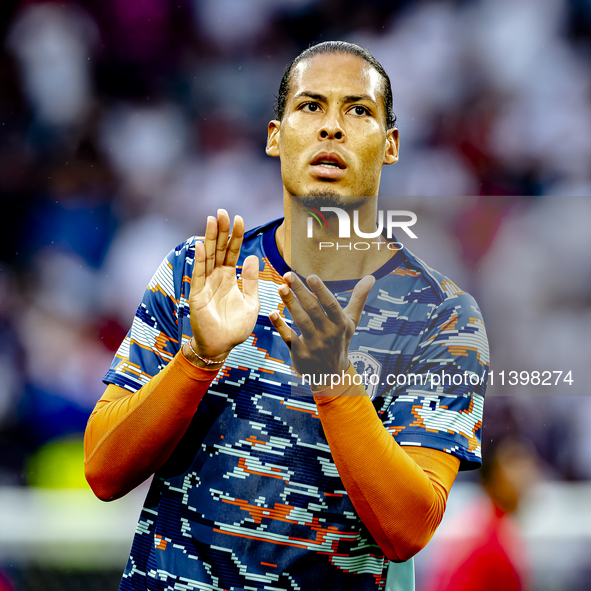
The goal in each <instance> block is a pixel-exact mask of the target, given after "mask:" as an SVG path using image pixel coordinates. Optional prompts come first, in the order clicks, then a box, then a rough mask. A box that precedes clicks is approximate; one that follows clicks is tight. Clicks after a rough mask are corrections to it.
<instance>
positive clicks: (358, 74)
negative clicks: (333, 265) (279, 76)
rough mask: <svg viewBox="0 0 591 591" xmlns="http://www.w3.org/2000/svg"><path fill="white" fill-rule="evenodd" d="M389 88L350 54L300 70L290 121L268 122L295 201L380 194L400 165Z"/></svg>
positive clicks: (309, 62)
mask: <svg viewBox="0 0 591 591" xmlns="http://www.w3.org/2000/svg"><path fill="white" fill-rule="evenodd" d="M382 84H383V82H382V78H381V76H380V75H379V73H378V72H377V71H376V70H375V69H374V68H373V67H372V66H370V65H369V64H368V63H367V62H365V61H364V60H363V59H361V58H359V57H357V56H353V55H348V54H320V55H316V56H314V57H312V58H310V59H306V60H303V61H301V62H300V63H299V64H298V65H297V66H296V67H295V68H294V70H293V72H292V74H291V80H290V89H289V95H288V97H287V100H286V103H285V111H284V116H283V119H282V121H281V122H279V121H271V122H270V123H269V136H268V140H267V153H268V154H269V155H271V156H279V157H280V158H281V176H282V178H283V185H284V188H285V191H287V193H288V194H289V195H291V196H308V195H334V196H336V197H337V200H338V197H357V196H370V195H377V194H378V189H379V184H380V174H381V169H382V166H383V165H384V164H392V163H393V162H396V160H397V159H398V131H397V130H389V131H388V130H386V123H385V122H386V110H385V105H384V100H383V97H382ZM339 201H340V200H339ZM342 204H343V205H345V204H347V200H344V202H342ZM349 205H353V204H352V203H351V204H349Z"/></svg>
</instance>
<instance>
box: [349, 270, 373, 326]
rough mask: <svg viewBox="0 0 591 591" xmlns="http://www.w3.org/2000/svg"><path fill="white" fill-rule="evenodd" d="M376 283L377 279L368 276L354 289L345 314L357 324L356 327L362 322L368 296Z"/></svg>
mask: <svg viewBox="0 0 591 591" xmlns="http://www.w3.org/2000/svg"><path fill="white" fill-rule="evenodd" d="M375 282H376V278H375V277H374V276H373V275H366V276H365V277H363V279H361V280H359V281H358V282H357V285H356V286H355V287H354V289H353V293H352V294H351V299H350V300H349V303H348V304H347V307H346V308H345V314H347V315H348V316H349V318H351V320H352V321H353V322H354V323H355V327H357V325H358V324H359V321H360V320H361V314H362V313H363V306H365V302H366V301H367V296H368V295H369V292H370V291H371V288H372V287H373V284H374V283H375Z"/></svg>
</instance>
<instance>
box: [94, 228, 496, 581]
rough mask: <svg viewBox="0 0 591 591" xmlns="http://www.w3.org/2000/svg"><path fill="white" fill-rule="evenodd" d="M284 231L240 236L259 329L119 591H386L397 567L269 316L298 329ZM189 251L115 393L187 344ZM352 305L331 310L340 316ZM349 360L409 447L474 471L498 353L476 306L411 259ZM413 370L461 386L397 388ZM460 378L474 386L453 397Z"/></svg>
mask: <svg viewBox="0 0 591 591" xmlns="http://www.w3.org/2000/svg"><path fill="white" fill-rule="evenodd" d="M276 225H277V223H275V224H269V225H267V226H265V227H263V228H260V229H257V230H255V231H253V232H251V233H249V234H248V235H247V236H246V237H245V241H244V244H243V248H242V252H241V261H242V260H244V258H246V257H247V256H248V255H250V254H256V255H258V256H259V259H260V272H261V273H260V281H259V292H260V300H261V311H260V315H259V318H258V322H257V325H256V327H255V329H254V331H253V333H252V335H251V336H250V337H249V338H248V339H247V340H246V341H245V342H244V343H242V345H240V346H238V347H236V348H235V349H233V350H232V352H231V353H230V355H229V357H228V359H227V360H226V363H225V364H224V367H223V368H222V370H221V371H220V372H219V373H218V375H217V377H216V379H215V380H214V382H213V383H212V385H211V387H210V389H209V391H208V393H207V394H206V395H205V397H204V398H203V400H202V401H201V403H200V405H199V408H198V410H197V412H196V413H195V416H194V418H193V421H192V423H191V425H190V427H189V429H188V430H187V432H186V434H185V435H184V437H183V439H182V440H181V442H180V443H179V444H178V446H177V448H176V450H175V452H174V453H173V455H172V456H171V458H170V459H169V460H168V462H167V463H166V464H165V465H164V466H163V468H162V469H160V470H159V471H158V473H157V474H156V476H155V478H154V481H153V484H152V487H151V489H150V493H149V494H148V498H147V499H146V503H145V506H144V510H143V512H142V515H141V517H140V520H139V523H138V528H137V531H136V535H135V539H134V543H133V547H132V551H131V555H130V558H129V562H128V565H127V568H126V571H125V575H124V577H123V580H122V583H121V589H154V590H156V589H158V590H160V589H161V590H168V589H199V590H205V589H207V590H208V591H211V590H222V589H235V590H243V589H271V590H288V589H289V590H297V589H301V590H306V591H307V590H310V589H328V588H331V589H378V590H379V589H384V586H385V577H386V572H387V560H386V559H385V557H384V555H383V553H382V552H381V550H380V549H379V547H378V546H377V545H376V543H375V541H374V540H373V538H372V537H371V535H370V534H369V532H368V531H367V529H366V528H365V526H364V525H363V523H362V522H361V520H360V519H359V517H358V516H357V513H356V512H355V509H354V508H353V505H352V503H351V502H350V500H349V497H348V495H347V492H346V490H345V489H344V486H343V483H342V481H341V479H340V478H339V475H338V471H337V468H336V466H335V464H334V462H333V460H332V456H331V454H330V449H329V447H328V444H327V442H326V438H325V437H324V433H323V431H322V425H321V423H320V420H319V418H318V414H317V412H316V405H315V403H314V399H313V398H312V397H311V396H310V394H309V389H307V390H305V391H304V390H303V389H302V387H301V383H300V380H299V378H297V377H296V375H295V373H294V371H293V368H292V367H291V365H290V363H291V359H290V355H289V350H288V348H287V346H286V345H285V343H284V342H283V340H282V339H281V338H280V337H279V335H278V334H277V332H276V331H275V330H274V329H273V327H272V325H271V323H270V321H269V319H268V314H269V312H271V311H272V310H276V309H279V311H280V313H281V314H282V315H283V316H284V317H285V318H286V320H287V321H288V322H290V318H289V315H288V312H287V311H286V310H285V308H284V306H283V304H282V302H281V299H280V298H279V295H278V293H277V286H278V285H279V284H280V283H281V282H282V279H281V272H280V270H279V269H277V268H276V267H278V266H279V265H277V264H275V266H274V265H273V264H272V261H273V262H275V263H276V261H277V253H272V252H271V253H270V252H269V251H270V250H271V246H270V245H269V243H268V242H265V236H266V235H267V236H268V234H266V232H273V235H274V229H275V227H276ZM272 243H273V244H274V239H273V241H272ZM194 244H195V239H192V240H189V241H187V242H186V243H184V244H183V245H181V246H180V247H177V248H176V249H175V250H174V251H173V252H172V253H171V254H170V255H169V257H168V258H167V260H166V261H165V262H164V263H163V264H162V265H161V267H160V268H159V269H158V271H157V273H156V275H155V276H154V278H153V280H152V281H151V282H150V284H149V286H148V289H147V291H146V295H145V297H144V299H143V301H142V304H141V305H140V308H139V309H138V313H137V315H136V318H135V320H134V323H133V325H132V328H131V330H130V333H129V335H128V337H127V338H126V339H125V342H124V343H123V344H122V346H121V348H120V350H119V351H118V353H117V356H116V357H115V359H114V361H113V365H112V367H111V369H110V370H109V372H108V374H107V376H106V377H105V381H107V382H110V383H115V384H117V385H119V386H123V387H126V388H128V389H130V390H134V391H135V390H137V389H138V388H140V387H141V386H142V385H143V384H144V383H146V381H148V380H149V379H150V377H151V376H153V375H155V374H156V373H157V372H158V371H160V369H161V368H162V367H164V366H165V365H166V364H167V363H168V361H170V359H171V357H172V356H173V355H174V354H175V353H176V352H177V351H178V349H179V347H180V345H181V344H182V342H183V341H184V340H186V339H188V338H189V337H190V334H191V328H190V318H189V306H188V294H189V288H190V277H191V274H192V268H193V256H194ZM241 261H240V262H241ZM238 281H239V283H240V268H239V269H238ZM350 295H351V293H350V291H340V292H338V293H337V298H338V299H339V301H341V303H342V304H343V305H346V303H347V301H348V299H349V298H350ZM350 352H351V355H352V359H354V363H355V367H356V368H357V370H358V372H359V373H360V374H363V375H364V376H366V377H369V376H373V378H374V379H375V377H376V376H377V379H378V382H377V384H376V385H375V388H374V390H375V392H374V394H375V397H374V406H375V408H376V412H378V414H379V416H380V417H381V418H382V420H383V423H384V425H385V427H386V428H387V429H388V430H389V431H390V432H391V433H392V435H393V436H394V437H395V439H396V440H397V441H398V442H399V443H400V444H402V445H424V446H426V447H430V448H434V449H438V450H442V451H446V452H448V453H451V454H453V455H455V456H456V457H458V458H459V459H460V461H461V465H462V467H463V468H467V467H472V466H475V465H477V464H478V463H479V457H480V430H481V420H482V396H483V394H484V388H485V384H486V373H487V366H488V347H487V342H486V334H485V332H484V325H483V323H482V319H481V316H480V313H479V311H478V308H477V306H476V304H475V302H474V300H473V299H472V298H471V297H470V296H469V295H468V294H465V293H464V292H462V291H461V290H459V289H458V288H457V287H456V286H455V285H454V284H453V283H452V282H451V281H449V280H448V279H446V278H445V277H443V276H441V275H439V274H437V273H436V272H434V271H433V270H431V269H429V268H428V267H427V266H426V265H424V263H422V262H421V261H419V260H418V259H416V258H415V257H413V255H412V254H410V253H408V252H406V251H405V256H404V257H402V258H401V262H400V264H397V266H396V267H395V268H392V269H391V271H390V272H389V273H387V274H385V276H383V277H381V278H380V279H378V281H377V282H376V284H375V286H374V288H373V289H372V292H371V293H370V297H369V299H368V302H367V305H366V307H365V309H364V312H363V315H362V319H361V322H360V323H359V326H358V329H357V331H356V333H355V335H354V337H353V340H352V341H351V345H350ZM412 373H416V374H420V375H424V374H429V375H434V376H439V378H441V377H442V376H444V375H445V374H449V375H450V376H451V377H450V379H451V381H450V382H449V384H448V383H447V382H442V383H440V384H439V385H431V384H430V383H428V382H427V381H425V383H424V384H422V385H421V384H408V383H405V384H402V383H394V384H392V383H388V381H387V376H389V375H390V376H392V375H393V376H398V375H402V376H409V375H410V374H412ZM454 375H458V376H460V375H461V376H462V377H463V376H464V375H468V376H470V375H474V376H477V379H478V384H477V385H472V384H470V383H469V381H468V383H467V385H466V384H464V382H462V383H461V384H457V385H456V384H454V382H453V376H454ZM436 381H437V378H435V382H436ZM399 382H401V380H399Z"/></svg>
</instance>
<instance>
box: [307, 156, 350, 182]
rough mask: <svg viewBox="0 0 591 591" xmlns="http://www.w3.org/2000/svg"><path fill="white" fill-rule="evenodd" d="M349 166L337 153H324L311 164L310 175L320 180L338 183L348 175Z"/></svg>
mask: <svg viewBox="0 0 591 591" xmlns="http://www.w3.org/2000/svg"><path fill="white" fill-rule="evenodd" d="M346 168H347V165H346V164H345V161H344V160H343V159H342V158H341V157H340V156H339V155H338V154H336V153H334V152H332V153H328V152H322V153H320V154H318V155H316V157H315V158H314V160H312V162H310V174H311V175H312V176H313V177H315V178H317V179H318V180H324V181H338V180H340V179H341V178H343V176H344V175H345V174H346V173H345V169H346Z"/></svg>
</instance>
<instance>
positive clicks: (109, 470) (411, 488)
mask: <svg viewBox="0 0 591 591" xmlns="http://www.w3.org/2000/svg"><path fill="white" fill-rule="evenodd" d="M347 373H350V374H351V375H355V370H354V369H353V368H352V366H349V370H348V372H347ZM216 374H217V371H215V370H208V369H201V368H197V367H195V366H194V365H192V364H191V363H190V362H189V361H188V360H187V359H185V357H184V356H183V355H182V353H179V354H177V355H176V356H175V358H174V359H173V360H172V361H171V362H170V363H169V364H168V365H167V367H166V368H165V369H163V370H162V371H161V372H160V373H158V374H157V375H156V376H155V377H154V378H152V379H151V380H150V382H149V383H148V384H146V385H144V386H143V387H142V388H140V390H138V391H137V392H135V393H130V392H129V391H128V390H125V389H124V388H120V387H118V386H114V385H110V386H108V387H107V389H106V391H105V393H104V395H103V396H102V398H101V399H100V400H99V401H98V403H97V405H96V407H95V409H94V411H93V413H92V414H91V416H90V419H89V421H88V425H87V428H86V433H85V439H84V451H85V458H86V459H85V472H86V478H87V480H88V482H89V484H90V486H91V487H92V490H93V491H94V493H95V494H96V495H97V496H98V497H99V498H100V499H102V500H106V501H108V500H113V499H117V498H119V497H121V496H123V495H125V494H127V493H128V492H129V491H130V490H132V489H133V488H135V487H136V486H137V485H138V484H140V483H141V482H143V481H144V480H145V479H146V478H148V477H149V476H150V475H151V474H153V473H154V472H155V471H156V470H158V469H159V468H160V467H161V466H162V465H163V464H164V463H165V462H166V460H167V459H168V458H169V457H170V455H171V454H172V452H173V451H174V449H175V447H176V445H177V444H178V442H179V441H180V440H181V438H182V436H183V435H184V434H185V432H186V430H187V428H188V426H189V424H190V423H191V419H192V418H193V415H194V413H195V411H196V410H197V407H198V405H199V402H200V401H201V399H202V397H203V395H204V394H205V392H207V389H208V388H209V385H210V384H211V382H212V381H213V379H214V378H215V376H216ZM328 392H330V395H327V393H328ZM314 398H315V400H316V404H317V408H318V413H319V416H320V420H321V421H322V426H323V428H324V433H325V435H326V438H327V441H328V444H329V446H330V449H331V452H332V455H333V459H334V461H335V464H336V466H337V469H338V471H339V475H340V476H341V479H342V481H343V484H344V485H345V489H346V490H347V493H348V494H349V497H350V499H351V501H352V503H353V505H354V507H355V509H356V510H357V513H358V514H359V517H360V518H361V519H362V520H363V522H364V523H365V525H366V527H367V528H368V530H369V531H370V533H371V534H372V536H373V537H374V539H375V540H376V542H377V543H378V545H379V546H380V548H381V549H382V551H383V552H384V554H385V555H386V556H387V557H388V558H389V559H390V560H393V561H396V562H400V561H404V560H408V559H409V558H410V557H412V556H414V554H416V553H417V552H418V551H419V550H421V549H422V548H423V547H424V546H425V545H426V544H427V542H428V541H429V540H430V539H431V537H432V535H433V533H434V532H435V529H436V528H437V526H438V525H439V523H440V521H441V519H442V517H443V512H444V511H445V504H446V501H447V496H448V493H449V490H450V489H451V486H452V484H453V481H454V479H455V477H456V474H457V471H458V466H459V460H458V459H457V458H455V457H453V456H451V455H449V454H446V453H444V452H440V451H437V450H432V449H427V448H422V447H405V448H404V449H403V448H401V447H400V446H399V445H398V444H397V443H396V442H395V441H394V439H393V438H392V435H391V434H390V433H389V432H388V431H387V430H386V429H385V427H384V426H383V424H382V423H381V421H380V419H379V417H378V415H377V413H376V411H375V409H374V407H373V404H372V403H371V401H370V399H369V397H368V396H367V394H366V392H365V390H364V389H363V387H362V386H349V387H347V386H336V387H334V388H332V389H331V390H330V391H328V390H325V391H324V392H323V393H322V394H318V393H317V394H316V395H315V397H314Z"/></svg>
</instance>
